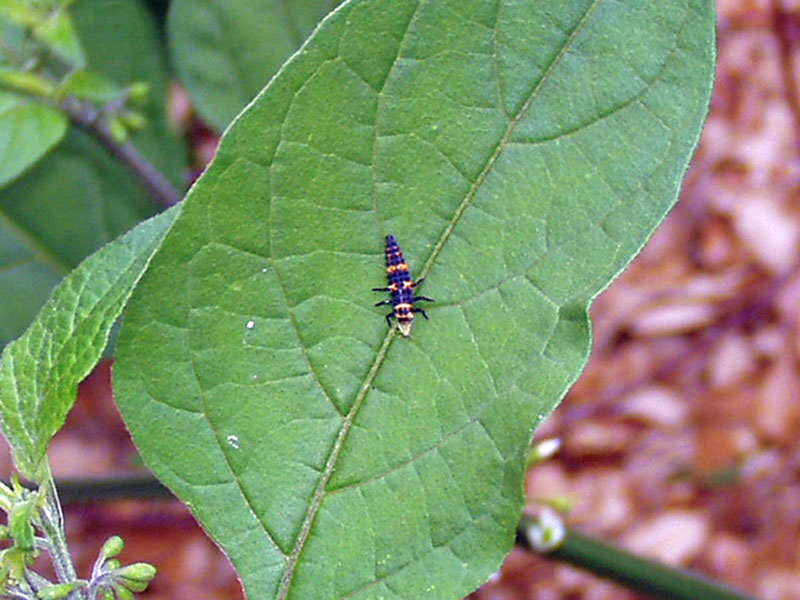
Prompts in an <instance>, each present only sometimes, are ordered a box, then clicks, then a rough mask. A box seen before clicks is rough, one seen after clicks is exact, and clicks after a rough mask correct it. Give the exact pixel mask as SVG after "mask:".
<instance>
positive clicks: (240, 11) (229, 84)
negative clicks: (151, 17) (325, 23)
mask: <svg viewBox="0 0 800 600" xmlns="http://www.w3.org/2000/svg"><path fill="white" fill-rule="evenodd" d="M340 1H341V0H292V1H291V2H286V1H285V0H173V2H172V3H171V4H170V9H169V11H170V12H169V20H168V31H169V39H170V50H171V53H172V58H173V62H174V64H175V68H176V69H177V71H178V74H179V76H180V78H181V80H182V81H183V83H184V84H185V85H186V87H187V89H188V90H189V93H190V94H191V97H192V101H193V102H194V104H195V106H196V107H197V110H198V111H199V113H200V114H201V115H202V116H203V118H204V119H206V120H207V121H208V122H209V123H210V124H211V125H212V126H213V127H214V128H216V129H217V130H219V131H222V130H223V129H225V127H227V125H228V123H230V122H231V119H233V117H234V116H236V114H237V113H238V112H239V111H240V110H242V108H244V105H245V104H247V102H249V101H250V100H251V99H252V98H253V96H255V94H256V92H258V91H259V90H260V89H261V88H262V87H264V84H266V83H267V81H268V80H269V78H270V77H272V76H273V75H274V74H275V72H276V71H277V70H278V67H280V65H281V64H282V63H283V62H284V61H285V60H286V58H287V57H288V56H289V55H290V54H291V53H292V52H294V51H295V50H296V49H297V48H298V47H299V46H300V44H301V43H302V42H303V40H304V39H305V38H306V37H307V36H308V34H309V33H311V30H312V29H313V28H314V27H315V26H316V24H317V23H318V22H319V21H320V19H322V17H324V16H325V15H326V14H327V13H328V12H329V11H330V10H331V9H333V8H334V7H335V6H336V5H337V4H338V3H339V2H340Z"/></svg>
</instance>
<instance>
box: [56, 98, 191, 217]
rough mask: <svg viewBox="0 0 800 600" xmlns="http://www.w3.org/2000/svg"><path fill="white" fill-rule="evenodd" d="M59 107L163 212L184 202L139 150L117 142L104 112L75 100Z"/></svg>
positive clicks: (87, 103) (72, 99)
mask: <svg viewBox="0 0 800 600" xmlns="http://www.w3.org/2000/svg"><path fill="white" fill-rule="evenodd" d="M60 107H61V110H63V111H64V113H66V115H67V116H68V117H69V118H70V120H71V121H72V122H73V123H74V124H75V125H77V126H78V127H80V128H81V129H83V130H84V131H86V132H87V133H88V134H89V135H91V136H92V137H93V138H94V139H96V140H97V141H98V143H99V144H100V145H101V146H103V147H104V148H105V149H106V150H107V151H108V152H109V153H110V154H111V155H112V156H113V157H114V158H115V159H117V160H118V161H119V162H121V163H122V164H123V165H124V166H125V167H126V168H127V169H128V170H129V171H130V172H131V173H133V175H134V176H135V177H136V178H137V179H139V181H141V183H142V185H144V187H145V189H146V190H147V193H148V194H149V195H150V197H151V198H152V199H153V201H154V202H155V203H156V204H158V205H159V206H161V207H162V208H169V207H170V206H173V205H175V204H177V203H178V202H180V201H181V198H182V197H183V196H182V195H181V193H180V192H179V191H178V190H176V189H175V188H174V187H173V186H172V184H171V183H170V182H169V181H168V180H167V178H166V177H165V176H164V174H163V173H162V172H161V171H159V170H158V169H156V168H155V167H154V166H153V164H152V163H151V162H150V161H149V160H147V159H146V158H145V157H144V156H143V155H142V154H141V153H140V152H139V150H137V149H136V146H134V145H133V144H132V143H130V142H119V141H117V140H116V139H115V138H114V135H113V133H111V130H110V129H109V128H108V126H107V125H106V123H105V120H104V118H103V117H104V113H103V111H102V110H101V109H98V108H97V107H96V106H94V105H93V104H91V103H89V102H84V101H81V100H78V99H76V98H67V99H65V100H64V101H62V102H61V104H60Z"/></svg>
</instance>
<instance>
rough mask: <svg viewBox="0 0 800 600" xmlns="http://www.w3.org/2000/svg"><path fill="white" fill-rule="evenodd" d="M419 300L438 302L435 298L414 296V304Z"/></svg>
mask: <svg viewBox="0 0 800 600" xmlns="http://www.w3.org/2000/svg"><path fill="white" fill-rule="evenodd" d="M417 300H427V301H428V302H436V300H434V299H433V298H428V297H427V296H414V302H416V301H417Z"/></svg>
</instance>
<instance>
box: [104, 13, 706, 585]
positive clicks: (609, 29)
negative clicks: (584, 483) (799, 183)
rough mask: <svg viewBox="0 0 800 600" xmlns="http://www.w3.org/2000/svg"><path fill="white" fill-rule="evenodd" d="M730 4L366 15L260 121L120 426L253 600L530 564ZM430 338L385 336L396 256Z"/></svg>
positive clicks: (175, 236)
mask: <svg viewBox="0 0 800 600" xmlns="http://www.w3.org/2000/svg"><path fill="white" fill-rule="evenodd" d="M713 11H714V9H713V3H712V2H711V1H710V0H669V1H664V2H649V3H643V2H638V1H637V0H627V1H623V0H571V1H564V2H544V1H542V2H534V1H526V2H515V1H511V0H469V1H464V0H418V1H411V0H408V1H403V2H398V1H397V0H351V1H349V2H347V3H345V4H344V5H342V7H341V8H340V9H339V10H337V11H335V12H334V13H333V14H332V15H331V16H329V17H328V18H327V19H326V20H325V21H324V22H323V24H322V25H321V26H320V28H319V29H317V31H316V32H315V34H314V35H313V36H312V38H311V39H310V40H309V42H308V43H307V44H306V45H305V46H304V47H303V49H302V50H301V51H300V52H299V53H298V54H297V55H295V56H294V58H293V59H292V60H291V61H290V62H289V63H288V64H287V65H286V66H285V67H284V68H283V69H282V70H281V71H280V72H279V74H278V76H277V77H276V79H274V80H273V81H272V82H271V83H270V85H269V86H268V87H267V88H266V89H265V91H264V92H263V93H262V94H261V95H260V96H259V97H258V98H257V99H256V101H255V102H254V103H253V104H252V105H251V106H250V107H249V109H248V110H247V111H246V112H245V113H243V114H242V116H241V117H240V118H239V119H238V120H237V121H236V122H235V123H234V125H233V126H232V127H231V129H230V130H229V131H228V133H227V135H226V136H225V138H224V139H223V141H222V144H221V146H220V149H219V152H218V155H217V157H216V159H215V161H214V163H213V164H212V165H211V166H210V167H209V169H208V170H207V171H206V173H205V175H204V176H203V177H202V179H201V180H200V181H199V182H198V183H197V185H196V186H195V187H194V189H193V192H192V193H191V194H190V196H189V198H188V200H187V204H186V206H185V209H184V212H183V213H182V214H181V216H180V218H179V219H178V221H177V222H176V224H175V227H174V228H173V230H172V231H171V232H170V234H169V236H168V237H167V238H166V240H165V242H164V245H163V246H162V248H161V249H160V251H159V253H158V254H157V256H156V257H155V259H154V261H153V263H152V265H151V267H150V269H149V270H148V273H147V274H146V275H145V277H144V279H143V281H142V283H141V285H140V287H138V288H137V290H136V292H135V294H134V297H133V299H132V302H131V307H130V311H129V313H128V316H127V319H126V324H125V327H124V328H123V332H122V334H121V338H120V340H119V345H118V355H117V363H116V367H115V378H114V379H115V386H116V392H117V399H118V401H119V404H120V406H121V409H122V411H123V415H124V417H125V419H126V421H127V423H128V425H129V427H130V430H131V432H132V434H133V436H134V439H135V441H136V442H137V444H138V445H139V448H140V450H141V452H142V455H143V457H144V459H145V461H146V462H147V463H148V464H149V465H150V467H151V468H152V469H153V471H154V472H155V473H156V474H157V475H158V476H159V477H161V478H162V479H163V480H164V481H165V482H166V483H167V485H169V486H170V487H171V488H172V489H173V490H174V491H175V492H176V493H177V494H178V495H179V496H180V497H181V498H183V499H184V500H185V501H186V502H187V503H188V504H189V506H190V507H191V508H192V510H193V511H194V513H195V514H196V516H197V517H198V519H199V520H200V522H201V523H203V525H204V526H205V527H206V528H207V530H208V531H209V533H210V534H211V535H212V536H213V537H214V539H216V540H217V541H218V542H219V543H220V545H222V547H223V548H225V550H226V552H227V553H228V554H229V556H230V557H231V559H232V560H233V562H234V564H235V565H236V567H237V569H238V571H239V574H240V575H241V577H242V580H243V581H244V585H245V589H246V591H247V594H248V597H249V598H252V599H262V598H293V599H305V598H314V599H315V600H325V599H330V598H342V597H347V598H351V599H356V598H358V599H362V598H376V599H377V598H409V599H418V598H458V597H461V596H463V595H464V594H466V593H467V592H469V591H470V590H471V589H473V588H475V587H476V586H478V585H479V584H480V583H482V582H483V581H484V580H485V579H486V578H487V577H488V576H489V575H490V574H491V573H492V572H493V571H494V570H495V569H496V568H497V566H498V565H499V564H500V562H501V560H502V558H503V556H504V555H505V553H506V552H507V551H508V550H509V548H510V547H511V543H512V539H513V532H514V527H515V524H516V523H517V519H518V517H519V515H520V510H521V508H522V505H523V493H522V485H521V483H522V478H523V474H524V465H525V457H526V453H527V450H528V445H529V442H530V439H531V435H532V431H533V429H534V427H535V425H536V424H537V423H538V422H539V421H541V419H543V418H544V417H545V416H546V415H547V414H548V413H549V412H550V411H552V410H553V408H554V406H555V405H556V404H557V402H558V400H559V399H560V398H561V396H562V395H563V394H564V392H565V390H566V389H567V387H568V386H569V385H570V384H571V383H572V382H573V381H574V379H575V378H576V376H577V375H578V372H579V371H580V370H581V368H582V367H583V365H584V363H585V361H586V358H587V354H588V351H589V340H590V329H589V320H588V306H589V304H590V301H591V299H592V298H593V297H594V296H595V295H596V294H597V293H598V292H599V290H601V289H602V288H603V287H605V286H606V285H607V284H608V282H609V281H610V280H611V279H612V278H613V277H614V276H615V275H616V274H617V273H618V272H619V271H620V270H621V269H622V268H623V267H624V266H625V265H626V264H627V263H628V262H629V261H630V260H631V258H632V257H633V255H634V254H635V253H636V252H637V251H638V250H639V249H640V248H641V246H642V244H643V243H644V241H645V240H646V238H647V237H648V236H649V235H650V233H651V232H652V231H653V229H654V227H655V226H656V225H657V223H658V222H659V221H660V220H661V219H662V218H663V216H664V214H665V213H666V211H667V210H668V209H669V208H670V207H671V206H672V204H673V203H674V202H675V199H676V197H677V193H678V189H679V186H680V182H681V178H682V176H683V174H684V172H685V169H686V165H687V163H688V160H689V157H690V155H691V153H692V150H693V149H694V147H695V144H696V142H697V139H698V135H699V131H700V128H701V124H702V121H703V117H704V115H705V112H706V108H707V104H708V99H709V94H710V89H711V79H712V73H713V48H714V37H713V31H714V14H713ZM387 233H394V234H396V235H397V236H398V237H399V240H400V242H401V243H402V244H403V245H404V248H405V251H406V258H407V259H408V261H409V262H410V264H411V265H412V272H413V273H414V274H415V275H416V276H418V277H419V276H423V275H424V276H426V281H425V284H424V286H425V287H424V293H426V294H430V295H431V296H433V297H435V298H436V299H437V300H438V302H437V303H436V304H435V305H431V307H430V310H429V313H430V317H431V320H430V321H423V322H421V323H418V324H417V325H416V328H415V330H414V332H413V335H412V336H411V337H410V338H402V337H400V336H399V335H398V334H397V333H396V332H395V331H387V326H386V322H385V321H384V319H383V314H384V312H385V310H384V309H381V308H373V307H372V305H371V304H372V303H373V302H374V301H375V300H376V297H375V294H373V293H371V292H370V291H369V288H370V287H372V286H380V285H385V284H384V283H383V264H382V263H383V253H382V243H383V236H384V235H385V234H387Z"/></svg>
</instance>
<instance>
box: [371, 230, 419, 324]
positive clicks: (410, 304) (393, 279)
mask: <svg viewBox="0 0 800 600" xmlns="http://www.w3.org/2000/svg"><path fill="white" fill-rule="evenodd" d="M386 275H387V277H388V278H389V287H385V288H372V290H373V291H375V292H390V293H391V294H392V298H391V299H390V300H383V301H382V302H378V303H377V304H376V305H375V306H381V305H382V304H391V305H392V306H394V310H393V311H392V312H390V313H389V314H388V315H386V320H387V321H388V322H389V325H391V324H392V317H394V319H395V321H396V322H397V328H398V329H399V330H400V333H402V334H403V335H405V336H408V335H410V334H411V326H412V325H413V324H414V313H422V316H423V317H425V318H426V319H427V318H428V315H427V313H426V312H425V311H424V310H423V309H421V308H416V307H415V306H414V302H416V301H417V300H428V301H430V302H433V298H428V297H426V296H415V295H414V290H415V289H416V288H417V286H418V285H419V284H420V283H422V279H420V280H419V281H416V282H415V281H414V280H413V279H411V273H410V272H409V269H408V263H406V260H405V258H403V251H402V250H401V249H400V246H399V245H398V243H397V238H396V237H394V236H393V235H387V236H386Z"/></svg>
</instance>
